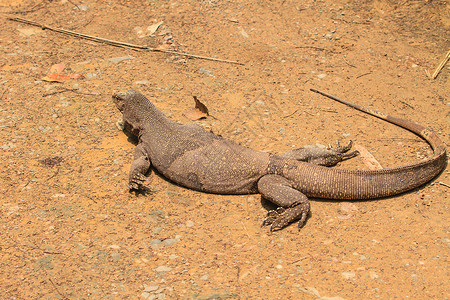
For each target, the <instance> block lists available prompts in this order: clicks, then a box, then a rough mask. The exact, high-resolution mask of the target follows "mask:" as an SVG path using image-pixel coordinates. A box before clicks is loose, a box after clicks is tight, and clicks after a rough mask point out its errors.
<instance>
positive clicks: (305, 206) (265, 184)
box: [258, 174, 310, 231]
mask: <svg viewBox="0 0 450 300" xmlns="http://www.w3.org/2000/svg"><path fill="white" fill-rule="evenodd" d="M258 191H259V193H260V194H261V195H262V196H263V197H264V198H265V199H267V200H269V201H271V202H273V203H274V204H276V205H278V206H279V207H278V209H277V210H271V211H269V212H268V214H267V217H266V219H265V220H264V222H263V226H264V225H271V226H270V231H275V230H280V229H282V228H284V227H285V226H287V225H288V224H289V223H292V222H294V221H297V220H299V222H298V227H299V228H300V227H302V226H303V223H304V222H305V221H306V217H307V216H308V213H309V210H310V205H309V201H308V198H307V197H306V196H305V195H304V194H302V193H301V192H300V191H298V190H296V189H294V188H293V187H292V184H291V182H290V181H289V180H288V179H286V178H284V177H282V176H280V175H274V174H269V175H264V176H263V177H261V178H260V179H259V181H258Z"/></svg>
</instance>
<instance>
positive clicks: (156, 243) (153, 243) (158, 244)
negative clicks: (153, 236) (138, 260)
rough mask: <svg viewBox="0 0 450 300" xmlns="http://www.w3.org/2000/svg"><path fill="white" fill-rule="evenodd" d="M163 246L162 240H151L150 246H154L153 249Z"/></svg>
mask: <svg viewBox="0 0 450 300" xmlns="http://www.w3.org/2000/svg"><path fill="white" fill-rule="evenodd" d="M161 246H162V241H161V240H151V242H150V247H152V248H153V249H159V248H160V247H161Z"/></svg>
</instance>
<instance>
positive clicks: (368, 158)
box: [355, 145, 383, 170]
mask: <svg viewBox="0 0 450 300" xmlns="http://www.w3.org/2000/svg"><path fill="white" fill-rule="evenodd" d="M355 150H358V152H359V157H360V158H361V160H362V161H363V162H364V164H365V165H366V166H367V167H368V168H369V169H370V170H380V169H383V167H382V166H381V164H380V163H379V162H378V161H377V160H376V158H375V157H374V156H373V155H372V154H371V153H370V152H369V150H367V149H366V148H364V147H363V146H360V145H355Z"/></svg>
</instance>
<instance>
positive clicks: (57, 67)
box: [49, 63, 66, 73]
mask: <svg viewBox="0 0 450 300" xmlns="http://www.w3.org/2000/svg"><path fill="white" fill-rule="evenodd" d="M65 68H66V65H65V64H62V63H61V64H54V65H53V66H51V67H50V72H49V73H62V71H64V69H65Z"/></svg>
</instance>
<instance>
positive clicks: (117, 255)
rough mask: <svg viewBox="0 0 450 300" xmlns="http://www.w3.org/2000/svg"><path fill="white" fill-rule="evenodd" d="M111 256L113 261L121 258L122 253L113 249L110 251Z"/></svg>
mask: <svg viewBox="0 0 450 300" xmlns="http://www.w3.org/2000/svg"><path fill="white" fill-rule="evenodd" d="M111 257H112V259H113V260H114V261H118V260H120V259H121V258H122V255H120V253H119V252H117V251H114V252H113V253H111Z"/></svg>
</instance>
